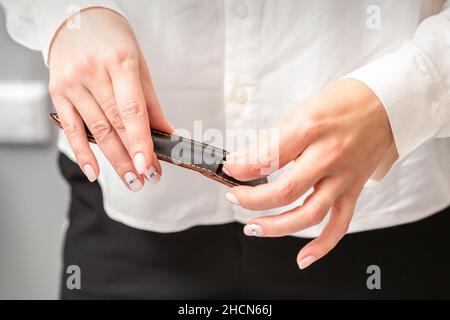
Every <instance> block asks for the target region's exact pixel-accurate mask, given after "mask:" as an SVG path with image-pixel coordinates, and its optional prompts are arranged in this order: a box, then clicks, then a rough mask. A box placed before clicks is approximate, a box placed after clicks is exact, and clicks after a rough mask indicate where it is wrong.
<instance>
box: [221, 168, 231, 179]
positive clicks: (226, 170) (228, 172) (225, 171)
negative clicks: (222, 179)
mask: <svg viewBox="0 0 450 320" xmlns="http://www.w3.org/2000/svg"><path fill="white" fill-rule="evenodd" d="M222 171H223V172H224V173H225V174H226V175H227V176H230V177H231V174H230V171H228V169H227V168H225V167H222Z"/></svg>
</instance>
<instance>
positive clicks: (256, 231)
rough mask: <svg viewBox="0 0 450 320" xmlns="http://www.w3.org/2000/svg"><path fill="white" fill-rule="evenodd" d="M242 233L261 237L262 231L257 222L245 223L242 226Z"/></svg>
mask: <svg viewBox="0 0 450 320" xmlns="http://www.w3.org/2000/svg"><path fill="white" fill-rule="evenodd" d="M244 234H245V235H246V236H250V237H262V236H264V231H263V229H262V228H261V226H260V225H258V224H254V223H252V224H247V225H246V226H245V227H244Z"/></svg>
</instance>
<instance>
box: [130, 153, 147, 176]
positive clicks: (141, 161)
mask: <svg viewBox="0 0 450 320" xmlns="http://www.w3.org/2000/svg"><path fill="white" fill-rule="evenodd" d="M133 164H134V168H135V169H136V171H137V173H139V174H144V173H145V171H146V169H147V163H146V161H145V157H144V154H143V153H141V152H138V153H136V154H135V155H134V158H133Z"/></svg>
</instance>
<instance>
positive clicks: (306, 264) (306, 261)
mask: <svg viewBox="0 0 450 320" xmlns="http://www.w3.org/2000/svg"><path fill="white" fill-rule="evenodd" d="M315 261H316V258H315V257H314V256H307V257H306V258H303V259H302V260H300V262H299V263H298V267H299V268H300V269H301V270H303V269H306V268H308V267H309V266H310V265H311V264H313V263H314V262H315Z"/></svg>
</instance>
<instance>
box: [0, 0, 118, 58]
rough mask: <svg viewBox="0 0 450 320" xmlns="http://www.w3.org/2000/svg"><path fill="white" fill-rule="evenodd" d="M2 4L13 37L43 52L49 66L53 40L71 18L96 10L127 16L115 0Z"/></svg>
mask: <svg viewBox="0 0 450 320" xmlns="http://www.w3.org/2000/svg"><path fill="white" fill-rule="evenodd" d="M0 4H1V5H2V6H3V8H4V11H5V16H6V28H7V30H8V33H9V35H10V36H11V38H13V39H14V40H15V41H16V42H18V43H20V44H22V45H23V46H25V47H27V48H29V49H32V50H38V51H42V55H43V56H44V61H45V64H46V65H47V63H48V53H49V50H50V45H51V43H52V40H53V37H54V35H55V34H56V32H57V31H58V29H59V27H60V26H61V25H62V24H63V23H64V22H65V21H66V20H67V19H68V18H69V17H70V16H72V15H74V14H76V13H77V12H79V11H81V10H84V9H87V8H92V7H102V8H107V9H110V10H113V11H115V12H117V13H119V14H121V15H123V12H122V11H121V9H120V8H119V6H118V5H117V4H116V3H115V1H113V0H0ZM80 23H82V21H81V22H80Z"/></svg>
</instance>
